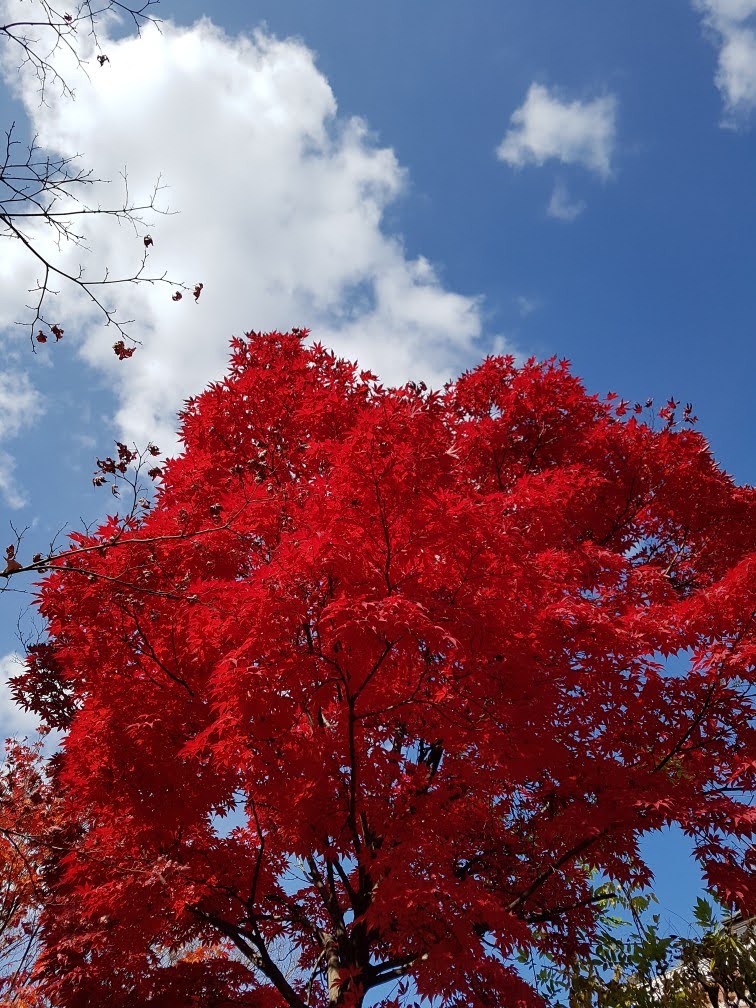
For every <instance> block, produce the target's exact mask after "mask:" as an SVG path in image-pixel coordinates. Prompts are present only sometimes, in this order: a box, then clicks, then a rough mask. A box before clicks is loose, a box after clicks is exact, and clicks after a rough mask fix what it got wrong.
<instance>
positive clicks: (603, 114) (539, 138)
mask: <svg viewBox="0 0 756 1008" xmlns="http://www.w3.org/2000/svg"><path fill="white" fill-rule="evenodd" d="M616 115H617V102H616V99H615V97H614V96H613V95H609V94H608V95H603V96H601V97H599V98H594V99H592V100H590V101H585V102H581V101H562V100H561V99H560V97H559V96H558V95H556V94H554V93H552V92H550V91H549V90H548V88H546V87H544V86H543V85H542V84H531V85H530V88H529V89H528V93H527V95H526V96H525V101H524V102H523V104H522V105H521V106H520V107H519V108H518V109H516V110H515V111H514V112H513V114H512V117H511V120H510V122H511V124H512V125H511V128H510V129H509V131H508V132H507V134H506V135H505V137H504V139H503V140H502V142H501V143H500V144H499V146H498V148H497V150H496V154H497V157H498V158H499V159H500V160H501V161H506V162H507V163H508V164H511V165H514V166H515V167H521V166H522V165H526V164H537V165H542V164H544V162H546V161H549V160H552V159H554V160H557V161H561V162H563V163H564V164H578V165H582V167H584V168H586V169H588V170H589V171H592V172H595V173H596V174H597V175H599V176H601V177H602V178H607V177H608V176H609V175H610V174H611V162H612V155H613V152H614V143H615V135H616Z"/></svg>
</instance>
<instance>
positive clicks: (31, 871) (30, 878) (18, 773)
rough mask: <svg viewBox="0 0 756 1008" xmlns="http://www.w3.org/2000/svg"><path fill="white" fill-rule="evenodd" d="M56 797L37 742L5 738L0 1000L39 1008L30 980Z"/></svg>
mask: <svg viewBox="0 0 756 1008" xmlns="http://www.w3.org/2000/svg"><path fill="white" fill-rule="evenodd" d="M58 804H59V803H58V802H57V800H56V798H55V796H54V793H53V791H52V789H51V788H50V785H49V783H48V782H47V780H46V779H45V777H44V773H43V768H42V762H41V760H40V756H39V748H38V747H28V746H24V745H21V744H18V743H13V742H8V743H6V751H5V760H4V763H3V765H2V766H1V767H0V1003H1V1004H3V1005H5V1004H7V1005H11V1004H13V1005H25V1006H27V1008H42V1005H43V1004H44V1003H45V1002H44V999H43V997H42V995H41V993H40V992H39V990H38V989H37V988H36V985H35V984H34V982H33V980H32V970H33V967H34V960H35V954H36V951H37V946H38V931H39V923H38V914H39V911H40V909H41V906H42V904H43V901H44V881H43V876H42V867H43V864H44V862H45V860H46V859H47V858H48V857H49V855H50V850H51V847H52V846H53V845H54V844H55V837H56V830H57V827H58V819H57V811H58Z"/></svg>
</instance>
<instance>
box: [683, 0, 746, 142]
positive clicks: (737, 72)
mask: <svg viewBox="0 0 756 1008" xmlns="http://www.w3.org/2000/svg"><path fill="white" fill-rule="evenodd" d="M693 6H694V8H695V9H696V10H698V11H700V12H701V14H702V15H703V21H704V24H705V26H706V27H707V28H708V29H709V31H710V32H711V33H712V35H713V37H714V40H715V44H716V46H717V49H718V64H717V73H716V78H715V80H716V84H717V87H718V88H719V91H720V93H721V95H722V98H723V101H724V105H725V125H734V124H735V123H736V122H737V121H738V119H739V118H741V117H742V116H743V115H744V114H747V113H749V112H751V111H752V110H753V109H754V108H755V107H756V25H755V24H754V21H753V17H754V15H755V14H756V0H693Z"/></svg>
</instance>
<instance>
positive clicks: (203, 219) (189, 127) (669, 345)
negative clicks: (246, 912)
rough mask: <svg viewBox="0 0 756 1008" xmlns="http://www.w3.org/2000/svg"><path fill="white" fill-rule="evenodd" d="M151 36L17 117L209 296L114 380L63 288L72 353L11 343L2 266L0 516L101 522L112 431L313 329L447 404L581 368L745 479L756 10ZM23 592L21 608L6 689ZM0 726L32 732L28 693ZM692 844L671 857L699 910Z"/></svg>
mask: <svg viewBox="0 0 756 1008" xmlns="http://www.w3.org/2000/svg"><path fill="white" fill-rule="evenodd" d="M19 2H20V0H3V2H2V4H1V5H0V6H2V8H3V9H4V12H5V13H6V14H7V13H8V12H9V11H10V12H12V10H13V8H14V7H16V6H18V3H19ZM33 2H34V0H33ZM158 13H159V14H160V15H161V16H162V17H163V18H165V19H166V23H165V24H164V25H163V31H162V35H159V36H158V35H156V34H155V33H151V32H145V33H144V35H143V37H142V39H141V40H128V39H126V40H122V41H121V42H119V43H115V42H112V43H106V44H105V46H104V47H103V48H104V49H105V48H107V52H108V54H109V58H110V62H109V63H108V64H107V65H106V66H105V67H104V68H102V70H100V68H98V67H97V66H96V65H94V63H92V62H91V58H92V57H93V56H94V53H90V54H89V56H90V73H89V78H88V79H87V78H84V77H82V78H78V77H77V76H76V71H75V68H69V73H70V74H71V75H72V77H73V78H74V82H75V84H76V87H77V101H76V102H75V103H73V104H72V103H71V102H69V101H67V100H65V99H61V98H60V97H59V96H58V95H56V94H50V95H49V103H48V105H46V106H40V105H39V103H38V101H37V99H36V95H35V92H34V88H33V84H32V83H31V82H30V81H29V80H28V79H27V78H25V77H24V76H23V75H21V76H19V75H18V74H17V73H15V72H14V65H13V62H12V57H9V58H10V60H11V62H10V63H9V64H8V66H9V67H10V74H9V76H8V77H7V88H6V90H5V93H4V95H3V96H2V100H0V113H2V121H3V122H9V121H10V120H12V119H13V118H19V117H20V116H25V115H26V116H28V117H29V118H30V120H31V122H32V125H31V126H30V127H29V128H30V129H33V130H34V131H36V132H37V133H38V134H39V136H40V138H41V141H42V142H43V143H45V144H47V145H48V146H50V147H51V148H52V149H53V150H57V151H60V152H62V153H76V152H82V153H83V154H84V155H85V157H86V159H87V162H88V163H89V164H91V165H92V166H93V168H94V169H95V172H96V174H98V175H101V176H103V177H111V178H117V176H118V173H119V171H120V170H121V169H122V167H123V165H126V166H127V168H128V172H129V179H130V185H131V188H132V192H141V191H148V190H149V188H150V186H151V185H152V183H153V182H154V180H155V178H156V177H157V176H158V174H162V179H163V181H164V183H165V185H166V186H167V187H168V188H167V189H166V190H165V193H164V195H163V197H162V198H164V200H165V204H164V205H165V206H166V207H167V206H170V207H171V208H173V209H177V210H178V211H179V213H178V214H176V215H173V216H165V217H158V218H155V219H154V220H153V221H151V222H148V226H149V228H150V232H151V234H152V235H153V236H154V238H155V245H154V250H153V252H152V262H154V264H155V265H154V269H155V272H156V274H157V275H159V274H160V273H161V272H162V271H163V270H167V271H168V272H169V275H170V276H171V277H176V278H177V279H179V280H181V281H184V282H186V283H189V284H194V283H196V282H199V281H202V282H203V283H204V284H205V288H204V290H203V294H202V298H201V299H200V301H199V302H197V304H196V305H195V304H193V303H192V299H191V298H187V299H184V300H183V301H182V302H180V303H179V304H176V303H174V302H172V301H171V299H170V290H167V289H166V288H165V287H161V286H159V285H158V286H157V287H142V288H139V289H138V290H136V291H133V290H128V289H127V290H126V291H124V293H123V295H122V300H121V302H119V303H120V304H121V305H122V307H123V311H124V313H125V317H132V316H133V317H134V318H135V319H136V320H137V322H136V324H135V325H134V326H132V327H131V332H132V333H133V335H134V336H135V338H137V339H138V340H140V341H141V343H142V344H143V345H142V346H141V347H140V348H139V350H138V353H137V354H136V355H135V356H134V358H133V359H132V360H131V361H127V362H123V363H119V362H118V361H117V360H115V358H114V355H113V353H112V349H111V344H112V343H113V341H114V339H115V338H117V337H116V335H115V334H113V332H112V330H111V331H109V330H106V329H104V328H103V326H102V324H101V320H100V319H98V318H97V316H96V313H95V314H93V313H92V312H91V311H90V310H89V309H88V308H87V307H86V305H84V304H83V303H82V301H81V299H79V298H77V297H76V296H75V294H74V293H72V292H67V291H65V290H62V291H61V294H60V295H59V296H58V298H57V300H56V303H55V306H56V307H55V310H56V311H57V313H58V315H59V322H60V324H62V325H63V326H64V328H65V329H66V335H65V338H64V339H63V340H62V341H61V342H60V343H59V344H57V345H53V344H52V343H48V344H47V345H45V346H44V347H41V348H39V349H40V352H39V353H38V354H36V355H32V354H31V351H30V349H29V343H28V333H26V332H25V331H24V330H23V328H22V327H19V326H17V325H15V323H16V322H17V321H18V320H23V318H24V308H23V305H24V303H25V300H26V297H27V296H26V294H25V293H24V292H25V290H26V289H27V288H28V287H30V286H32V285H33V282H34V270H33V268H30V266H29V263H28V262H27V261H26V260H25V259H24V257H23V256H22V255H21V253H20V250H17V249H14V248H9V247H8V243H6V244H5V246H4V248H3V253H4V255H3V259H2V260H1V261H0V340H1V341H2V351H1V352H2V360H1V361H0V491H1V492H2V499H0V521H2V523H3V527H4V528H6V529H7V528H8V524H7V523H8V522H9V521H13V522H14V524H15V525H16V526H17V527H25V526H30V530H29V532H28V533H27V535H26V537H25V546H24V548H27V545H26V544H28V551H29V552H35V551H36V550H37V549H40V550H42V551H44V549H45V547H46V545H47V544H48V543H49V541H50V540H51V538H52V536H53V535H54V534H55V532H56V531H57V530H58V529H59V528H61V527H63V526H69V527H77V526H78V525H79V524H80V521H81V520H82V519H83V520H91V519H92V518H94V517H96V516H97V515H98V514H101V513H102V510H103V508H105V507H107V506H108V505H110V503H111V502H110V501H105V499H104V497H103V495H102V493H101V494H100V495H99V496H98V495H97V494H96V493H95V492H94V491H93V489H92V486H91V482H90V480H91V473H92V470H93V468H94V459H95V457H97V456H100V457H102V456H103V455H106V454H108V452H109V451H110V446H111V444H112V439H113V438H114V437H116V436H117V437H121V438H122V439H126V440H129V441H131V440H135V441H137V442H138V443H140V444H144V443H145V442H146V441H147V440H148V439H149V438H153V439H154V440H156V441H157V442H158V443H159V444H160V445H161V446H163V447H167V448H168V449H169V450H170V448H171V447H172V444H174V442H172V439H171V432H172V431H173V430H174V421H173V417H174V415H175V411H176V409H178V408H179V407H180V405H181V401H182V399H183V398H184V397H186V396H187V395H190V394H192V393H194V392H196V391H198V390H199V389H200V388H201V387H202V386H203V385H204V384H205V382H206V381H208V380H209V379H211V378H213V377H217V375H218V374H219V373H220V372H221V371H222V369H223V365H224V361H225V356H226V345H227V341H228V339H229V338H230V336H231V335H233V334H234V332H238V331H243V330H247V329H252V328H255V329H258V328H272V327H276V326H277V327H282V328H289V327H290V326H292V325H300V326H310V327H311V328H312V329H313V332H314V334H315V335H316V336H317V337H319V338H321V339H322V340H323V341H324V342H326V343H331V344H332V345H333V346H334V348H335V349H337V350H338V351H339V352H341V353H344V354H345V355H347V356H352V357H353V356H357V357H359V358H360V359H361V360H362V361H363V362H364V363H365V364H366V365H369V366H372V367H374V368H375V369H376V370H378V371H379V373H380V374H382V375H383V376H384V377H385V378H386V379H387V380H389V381H397V380H406V379H407V378H416V379H420V378H424V379H426V380H428V381H429V382H430V383H432V384H433V383H435V384H438V383H440V382H441V381H443V380H445V378H448V377H451V376H453V375H454V374H455V373H457V372H458V371H459V370H460V369H463V368H465V367H467V366H470V365H472V364H474V363H475V362H476V361H477V360H478V359H480V358H481V357H482V356H484V355H485V354H486V353H489V352H492V351H494V350H495V351H500V350H505V351H511V352H514V353H517V354H519V355H521V356H529V355H531V354H532V355H535V356H538V357H548V356H551V355H554V354H555V355H557V356H559V357H567V358H569V359H570V360H571V361H572V362H573V366H574V370H575V371H576V373H578V374H579V375H581V377H582V378H583V379H584V381H585V383H586V385H587V386H588V388H589V389H590V390H591V391H595V392H599V393H603V392H606V391H609V390H614V391H617V392H618V393H619V394H620V395H621V396H623V397H624V398H627V399H630V400H631V401H635V400H641V401H644V400H645V399H646V398H647V397H649V396H652V397H654V398H656V399H664V400H666V399H667V398H668V397H669V396H670V395H673V396H674V397H675V398H679V399H681V400H683V401H684V402H685V401H691V402H692V403H693V404H694V407H695V411H696V413H697V414H698V416H699V418H700V426H701V428H702V430H703V431H704V432H705V433H706V435H707V436H708V438H709V439H710V442H711V445H712V448H713V451H714V453H715V455H716V457H717V458H718V459H719V460H720V462H721V463H722V464H723V465H724V466H725V467H726V468H727V469H728V470H729V471H730V472H731V473H732V474H733V475H734V477H735V478H736V479H737V480H738V481H740V482H752V481H753V477H754V469H756V447H755V439H754V423H753V417H752V398H753V389H754V380H753V374H754V370H755V369H756V350H755V349H754V345H755V344H754V338H753V334H754V321H755V316H756V293H755V292H756V284H754V271H755V270H756V199H754V167H755V166H756V133H754V129H753V126H754V106H756V0H679V2H676V3H659V2H658V0H633V2H629V0H626V2H624V3H621V2H618V0H611V2H607V0H583V2H582V3H580V4H565V3H564V2H563V0H508V2H506V3H502V2H501V0H497V2H495V0H479V2H475V3H470V4H465V5H461V4H459V3H452V2H451V0H435V2H434V3H433V4H430V3H423V4H421V3H418V2H416V0H414V2H413V0H384V2H383V3H381V4H367V3H364V2H355V0H352V2H346V0H326V2H323V3H320V4H314V3H313V2H312V0H275V2H273V0H266V2H259V3H252V4H248V3H243V4H242V3H232V2H218V3H215V4H213V5H212V9H210V8H209V7H208V6H207V5H204V4H202V3H197V2H195V0H181V2H180V3H178V2H170V0H163V2H162V3H161V4H160V5H159V10H158ZM202 17H206V18H210V19H211V21H212V23H213V24H212V25H211V24H210V23H208V22H204V23H203V24H199V25H198V24H197V23H196V22H197V20H198V19H200V18H202ZM213 25H214V26H215V27H213ZM255 31H258V32H259V34H258V35H256V36H254V37H253V33H254V32H255ZM242 35H244V36H247V37H252V41H248V42H246V43H245V42H243V41H240V37H241V36H242ZM11 92H12V93H13V94H14V95H15V97H16V103H15V104H13V103H12V102H11ZM497 152H499V153H498V154H497ZM97 195H101V199H102V202H103V203H104V204H107V203H108V201H109V200H112V196H111V195H109V190H107V189H103V190H102V193H101V194H97ZM116 202H117V200H116ZM89 238H90V247H91V250H92V251H91V255H90V257H89V258H86V256H85V258H84V259H83V261H84V264H85V266H86V268H87V269H89V270H96V269H98V268H101V267H102V265H103V264H107V265H109V266H112V268H113V269H114V270H117V269H118V268H123V269H126V270H128V269H129V268H130V266H131V265H133V261H134V257H135V256H136V257H137V258H138V251H139V249H140V247H141V246H140V240H138V239H137V238H135V237H133V236H131V235H129V234H128V233H127V232H126V231H124V230H121V231H118V230H113V229H112V228H108V225H107V222H103V223H102V224H101V225H100V224H99V223H98V224H97V226H95V227H93V229H92V230H91V233H90V235H89ZM63 255H64V256H67V257H68V258H66V259H65V260H64V261H65V262H67V263H69V264H78V262H79V261H82V260H81V259H78V258H77V256H79V255H80V253H79V252H77V251H76V250H64V252H63ZM56 317H57V316H56ZM8 541H10V536H8ZM27 601H28V596H27V595H25V594H24V592H22V591H19V592H17V593H6V594H5V595H4V597H3V598H2V600H1V603H2V609H1V611H0V633H1V634H2V639H1V640H0V656H2V655H4V656H5V658H2V668H3V669H5V670H6V671H7V669H8V668H9V667H10V658H9V656H10V655H11V654H12V653H13V652H15V651H17V650H18V648H19V644H18V640H17V636H16V632H17V631H16V627H17V621H18V616H19V607H23V605H24V604H25V603H26V602H27ZM22 625H23V626H24V627H25V628H26V629H25V633H27V634H28V633H31V632H32V629H31V624H30V622H29V620H28V618H26V617H25V618H24V620H23V621H22ZM2 726H3V727H4V728H5V730H11V729H19V728H21V729H22V728H23V727H24V722H23V719H20V718H19V717H18V715H17V714H15V713H14V712H13V711H12V710H11V709H10V708H9V707H8V706H7V700H6V706H5V709H4V721H3V722H2ZM681 850H682V848H681V847H680V846H679V844H678V843H677V842H673V843H671V844H669V843H668V844H666V845H665V848H664V852H663V853H662V854H661V855H659V861H658V863H659V864H660V865H661V873H660V875H661V883H662V885H663V886H664V887H665V890H664V899H665V901H666V903H667V905H669V906H670V907H674V908H678V909H680V908H683V907H684V905H685V903H686V902H687V896H686V889H687V888H689V887H690V886H691V885H692V884H693V883H692V882H691V881H690V879H691V878H693V876H691V875H690V874H689V873H688V869H687V867H686V865H685V862H684V859H682V858H681V856H680V851H681ZM667 883H669V887H668V888H667Z"/></svg>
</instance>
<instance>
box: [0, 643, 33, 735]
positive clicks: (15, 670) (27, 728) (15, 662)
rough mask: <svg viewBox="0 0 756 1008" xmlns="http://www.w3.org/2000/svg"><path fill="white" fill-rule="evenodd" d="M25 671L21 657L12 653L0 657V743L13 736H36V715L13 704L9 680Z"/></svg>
mask: <svg viewBox="0 0 756 1008" xmlns="http://www.w3.org/2000/svg"><path fill="white" fill-rule="evenodd" d="M22 670H23V663H22V659H21V658H20V657H19V655H17V654H14V653H10V654H6V655H2V656H1V657H0V741H2V740H4V739H6V738H10V737H11V736H21V735H29V736H31V735H36V729H37V723H38V718H37V716H36V714H31V713H29V712H28V711H24V710H21V708H20V707H18V706H17V705H16V704H15V703H14V702H13V697H12V696H11V691H10V686H9V685H8V680H9V679H10V678H11V677H12V676H16V675H18V674H19V673H20V672H21V671H22Z"/></svg>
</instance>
